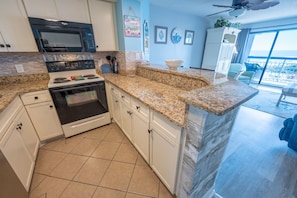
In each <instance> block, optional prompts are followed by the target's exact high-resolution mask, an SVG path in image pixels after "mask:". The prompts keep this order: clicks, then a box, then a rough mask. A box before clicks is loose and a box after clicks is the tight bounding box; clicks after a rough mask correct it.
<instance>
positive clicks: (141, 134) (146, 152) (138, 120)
mask: <svg viewBox="0 0 297 198" xmlns="http://www.w3.org/2000/svg"><path fill="white" fill-rule="evenodd" d="M131 109H132V111H133V114H132V133H133V138H132V139H133V145H134V146H135V148H136V149H137V150H138V152H139V153H140V154H141V155H142V157H143V158H144V160H145V161H146V162H147V163H150V149H149V148H150V144H149V143H150V134H149V133H150V131H149V123H150V122H149V119H150V117H149V112H150V109H149V108H148V107H147V106H146V105H144V104H143V103H141V102H139V101H138V100H136V99H131Z"/></svg>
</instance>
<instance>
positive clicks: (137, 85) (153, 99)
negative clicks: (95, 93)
mask: <svg viewBox="0 0 297 198" xmlns="http://www.w3.org/2000/svg"><path fill="white" fill-rule="evenodd" d="M103 77H104V78H105V80H106V81H107V82H110V83H112V84H113V85H115V86H117V87H118V88H120V89H121V90H123V91H125V92H126V93H128V94H130V95H131V96H132V97H134V98H136V99H138V100H139V101H141V102H143V103H144V104H146V105H147V106H149V107H150V108H151V109H153V110H154V111H156V112H158V113H160V114H162V115H163V116H165V117H166V118H168V119H169V120H170V121H172V122H174V123H175V124H178V125H179V126H183V125H184V119H185V108H186V104H185V103H184V102H182V101H180V100H179V99H178V95H179V94H182V93H185V92H186V91H184V90H182V89H177V88H174V87H172V86H168V85H165V84H162V83H158V82H155V81H152V80H150V79H147V78H143V77H140V76H134V77H129V76H123V75H119V74H104V75H103Z"/></svg>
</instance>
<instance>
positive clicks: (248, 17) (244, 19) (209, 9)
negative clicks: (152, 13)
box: [149, 0, 297, 24]
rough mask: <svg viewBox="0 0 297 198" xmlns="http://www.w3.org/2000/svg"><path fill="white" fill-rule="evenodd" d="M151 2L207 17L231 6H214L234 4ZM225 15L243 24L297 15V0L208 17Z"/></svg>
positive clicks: (229, 1)
mask: <svg viewBox="0 0 297 198" xmlns="http://www.w3.org/2000/svg"><path fill="white" fill-rule="evenodd" d="M149 1H150V3H151V4H153V5H157V6H160V7H165V8H166V9H171V10H177V11H181V12H186V13H189V14H194V15H197V16H200V17H206V16H207V15H209V14H213V13H216V12H220V11H224V10H228V9H229V8H218V7H214V6H212V5H213V4H219V5H228V6H231V5H232V0H149ZM220 17H224V18H226V19H229V20H230V21H231V22H240V23H241V24H249V23H255V22H262V21H268V20H275V19H283V18H291V17H297V0H280V4H278V5H276V6H274V7H270V8H268V9H264V10H257V11H253V10H249V11H247V12H246V13H245V14H244V15H243V16H240V17H237V18H235V17H230V16H229V14H228V12H224V13H220V14H217V15H214V16H210V17H207V18H208V19H209V20H210V21H216V20H217V19H218V18H220ZM296 21H297V19H296Z"/></svg>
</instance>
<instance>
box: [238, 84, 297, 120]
mask: <svg viewBox="0 0 297 198" xmlns="http://www.w3.org/2000/svg"><path fill="white" fill-rule="evenodd" d="M279 97H280V93H276V92H272V91H267V90H262V89H259V93H258V94H257V95H256V96H254V97H253V98H252V99H250V100H248V101H247V102H245V103H243V104H242V105H243V106H245V107H248V108H252V109H256V110H258V111H263V112H266V113H269V114H273V115H275V116H279V117H282V118H292V117H293V116H294V115H295V114H297V98H295V97H289V96H287V97H286V101H288V102H292V103H296V104H289V103H284V102H280V103H279V105H278V107H277V106H276V103H277V101H278V99H279Z"/></svg>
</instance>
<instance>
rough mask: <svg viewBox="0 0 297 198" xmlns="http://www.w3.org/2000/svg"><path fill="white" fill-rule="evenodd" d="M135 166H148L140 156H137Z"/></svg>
mask: <svg viewBox="0 0 297 198" xmlns="http://www.w3.org/2000/svg"><path fill="white" fill-rule="evenodd" d="M136 165H139V166H148V164H147V163H146V162H145V160H144V159H143V157H142V156H141V155H140V154H138V156H137V160H136Z"/></svg>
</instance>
